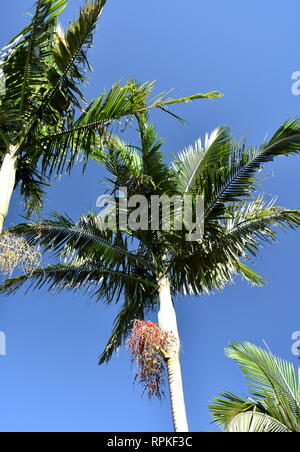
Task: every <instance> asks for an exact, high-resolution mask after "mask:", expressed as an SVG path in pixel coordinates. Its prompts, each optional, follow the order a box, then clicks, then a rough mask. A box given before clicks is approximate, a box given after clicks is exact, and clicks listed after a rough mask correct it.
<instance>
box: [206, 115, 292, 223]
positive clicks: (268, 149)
mask: <svg viewBox="0 0 300 452" xmlns="http://www.w3.org/2000/svg"><path fill="white" fill-rule="evenodd" d="M299 150H300V121H299V119H295V120H290V121H287V122H285V123H284V124H282V126H280V128H279V129H278V130H277V131H276V133H275V134H274V135H273V137H272V138H271V139H270V140H269V141H268V142H266V143H265V144H264V145H263V146H261V147H257V148H252V147H248V148H247V149H246V148H245V146H244V145H243V146H242V147H241V146H239V145H237V146H234V147H233V152H232V156H231V163H230V165H229V167H228V169H226V170H225V171H224V170H221V171H219V172H217V173H215V174H214V175H212V174H211V175H206V184H205V188H204V189H203V192H204V197H205V201H206V209H205V219H206V220H210V219H214V218H220V217H223V216H224V210H225V208H226V207H225V206H226V203H229V202H235V201H239V200H240V199H241V198H249V196H250V195H251V193H252V192H253V190H254V189H255V187H256V184H257V179H256V178H255V177H254V176H255V173H256V172H257V171H258V170H259V169H261V167H262V165H263V164H265V163H267V162H270V161H272V160H273V159H274V158H275V157H277V156H289V155H294V154H296V153H299ZM202 188H203V187H202Z"/></svg>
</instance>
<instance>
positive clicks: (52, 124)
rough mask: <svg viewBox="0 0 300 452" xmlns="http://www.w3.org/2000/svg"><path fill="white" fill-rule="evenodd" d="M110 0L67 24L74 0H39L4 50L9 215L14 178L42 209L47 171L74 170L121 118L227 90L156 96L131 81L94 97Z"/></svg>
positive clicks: (1, 175)
mask: <svg viewBox="0 0 300 452" xmlns="http://www.w3.org/2000/svg"><path fill="white" fill-rule="evenodd" d="M105 3H106V0H86V2H85V6H84V7H82V8H81V9H80V13H79V17H78V18H77V19H76V20H74V21H73V22H72V23H71V24H70V25H69V27H68V28H67V29H63V27H62V26H61V25H60V24H59V23H58V18H59V15H60V14H61V12H62V11H63V10H64V8H65V7H66V6H67V1H66V0H37V1H36V3H35V11H34V14H33V17H32V20H31V22H30V24H29V25H28V26H27V27H26V28H25V29H24V30H22V31H21V32H20V33H19V34H18V36H16V37H15V38H14V39H12V40H11V42H10V43H9V44H8V45H7V46H6V47H5V48H4V49H2V51H1V52H0V78H1V84H0V168H1V166H2V171H0V182H1V191H2V197H1V196H0V209H1V211H0V215H1V216H2V217H5V216H6V214H7V212H6V210H7V207H6V204H7V203H9V199H7V198H9V197H10V193H8V194H6V193H5V191H6V185H8V186H10V185H11V184H10V181H12V185H13V186H15V185H16V184H18V183H20V187H21V194H22V195H23V197H24V199H25V202H26V205H27V208H28V209H29V212H31V211H33V210H38V209H39V208H40V207H41V205H42V195H43V191H44V188H45V186H46V182H47V179H48V178H49V177H50V176H51V175H52V174H54V175H61V174H62V173H63V172H65V171H70V170H71V168H72V166H73V164H74V162H75V161H76V159H77V157H78V154H79V153H81V152H82V153H83V155H84V158H85V160H86V159H87V157H88V156H89V155H90V153H91V152H92V151H94V150H95V149H97V148H99V137H101V136H102V133H103V131H107V130H108V128H109V126H110V125H111V124H112V123H113V122H114V121H116V120H119V119H120V118H122V117H125V116H130V115H132V114H134V113H136V112H139V111H144V110H148V109H150V108H154V107H156V108H160V109H162V110H164V111H167V108H168V105H171V104H173V103H176V102H186V101H190V100H193V99H198V98H210V97H219V96H220V95H219V94H218V93H216V92H212V93H207V94H199V95H194V96H191V97H187V98H184V99H183V98H182V99H172V98H171V97H169V96H168V95H166V94H162V95H159V96H156V97H155V98H152V99H150V94H151V91H152V88H153V83H145V84H143V85H140V86H138V85H137V84H136V83H133V82H132V81H129V82H128V83H126V84H125V86H121V84H120V83H116V84H115V85H113V86H112V88H111V89H110V90H108V91H106V92H103V93H102V94H101V95H100V96H99V97H98V98H96V99H93V100H92V101H90V102H87V101H86V100H85V98H84V95H83V88H82V87H83V85H84V83H85V82H86V81H87V72H88V71H89V70H90V69H91V66H90V63H89V61H88V58H87V52H88V50H89V49H90V48H91V46H92V45H93V36H94V32H95V29H96V25H97V22H98V19H99V17H100V15H101V13H102V11H103V8H104V6H105ZM6 157H7V159H6ZM7 160H9V161H10V162H12V164H11V166H9V167H8V166H7ZM8 168H9V172H10V174H9V175H7V171H8ZM14 172H15V173H16V174H14ZM7 190H8V191H9V190H11V188H8V189H7ZM4 196H5V199H2V198H3V197H4ZM2 204H3V206H2ZM2 210H3V212H2Z"/></svg>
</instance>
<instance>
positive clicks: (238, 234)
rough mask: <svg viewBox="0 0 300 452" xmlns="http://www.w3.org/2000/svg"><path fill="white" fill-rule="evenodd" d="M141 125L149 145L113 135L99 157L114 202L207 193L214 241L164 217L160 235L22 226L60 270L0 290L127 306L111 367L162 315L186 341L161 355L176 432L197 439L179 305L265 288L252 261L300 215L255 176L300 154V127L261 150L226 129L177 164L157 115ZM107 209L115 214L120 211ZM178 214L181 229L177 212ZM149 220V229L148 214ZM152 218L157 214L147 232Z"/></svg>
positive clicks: (63, 223)
mask: <svg viewBox="0 0 300 452" xmlns="http://www.w3.org/2000/svg"><path fill="white" fill-rule="evenodd" d="M136 118H137V123H138V130H139V137H140V145H138V146H133V145H128V144H126V143H124V142H123V141H122V140H120V139H119V138H118V137H114V136H113V135H111V134H110V135H109V137H108V141H107V143H106V148H105V151H104V150H103V149H102V151H101V153H100V154H97V152H95V153H94V158H95V159H98V160H99V161H100V162H101V163H102V164H103V163H104V164H105V166H106V168H107V170H108V172H109V176H108V177H109V182H110V184H111V193H112V195H113V196H116V195H117V191H118V190H119V188H120V187H125V188H126V190H127V196H128V198H130V199H132V197H133V196H134V195H143V196H144V197H146V199H147V200H150V199H151V197H152V196H153V195H156V196H157V195H158V196H166V195H168V196H171V195H174V194H176V195H179V196H180V197H184V195H187V194H189V195H190V196H191V198H192V200H193V202H196V200H197V199H198V198H197V196H199V194H200V195H202V197H203V198H204V213H203V215H204V221H205V230H204V235H203V236H202V237H201V238H198V239H197V240H194V241H192V240H187V235H189V234H190V233H191V232H192V231H193V230H194V229H193V228H192V227H190V226H189V225H188V224H184V225H183V227H182V230H179V228H178V229H175V228H174V227H172V225H171V227H165V223H164V219H165V217H164V214H163V212H162V215H161V219H160V220H161V221H160V224H159V227H158V228H151V227H149V228H147V227H143V228H129V227H128V228H124V227H122V228H121V227H119V228H118V227H117V228H116V230H112V229H110V228H106V227H104V225H103V221H99V218H98V216H97V215H96V214H95V213H93V212H89V213H88V214H87V215H86V216H82V217H81V218H80V220H79V221H77V222H76V221H73V220H72V219H71V218H69V217H67V216H62V215H59V214H55V215H54V217H52V218H49V219H46V220H43V221H40V222H32V221H31V222H27V223H24V224H20V225H18V226H16V227H15V228H13V229H12V233H14V234H19V235H22V236H24V237H25V238H26V239H27V241H28V243H29V245H36V244H38V245H40V246H41V247H42V248H43V249H44V250H45V251H49V252H51V253H53V256H54V258H55V259H58V262H56V263H51V264H50V265H48V266H46V267H44V268H37V269H36V270H35V271H33V272H31V273H30V274H24V275H21V276H18V277H14V278H10V279H8V280H6V281H5V282H4V283H3V285H2V287H1V289H0V290H1V292H2V293H7V294H11V293H13V292H15V291H16V290H17V289H19V288H20V287H21V286H22V285H23V284H24V283H25V282H26V281H29V283H30V286H31V287H34V288H36V289H40V288H41V287H42V286H44V285H47V286H48V288H49V290H53V289H55V290H56V291H58V292H59V291H61V290H64V289H66V290H69V291H73V290H77V289H85V290H86V291H87V293H88V294H89V295H91V296H95V297H96V299H97V300H103V301H104V302H106V303H112V302H119V301H120V300H121V299H122V307H121V309H120V311H119V314H118V316H117V318H116V320H115V324H114V329H113V332H112V335H111V337H110V339H109V341H108V343H107V346H106V348H105V350H104V352H103V353H102V355H101V357H100V363H104V362H107V361H108V360H109V359H110V358H111V356H112V354H113V352H114V351H115V350H116V349H117V348H118V347H120V346H121V344H122V343H123V342H124V340H125V338H126V337H127V336H128V334H129V333H130V329H131V321H132V320H133V319H140V320H143V319H144V318H145V316H146V315H147V312H149V311H154V310H156V309H157V308H158V324H159V327H160V328H161V330H162V331H165V332H170V333H172V335H173V336H174V337H175V338H176V339H177V340H176V341H175V342H174V344H177V345H175V346H174V347H168V348H167V350H166V349H165V348H162V349H161V350H160V352H161V354H162V356H163V359H164V360H165V362H166V364H167V368H168V375H169V387H170V394H171V402H172V413H173V421H174V427H175V430H176V431H187V430H188V424H187V418H186V412H185V404H184V395H183V388H182V378H181V369H180V360H179V358H180V356H179V355H180V347H179V346H178V345H179V344H180V339H179V335H178V328H177V319H176V312H175V309H174V305H173V296H174V295H176V294H187V293H189V294H195V295H203V294H206V293H210V292H212V291H213V290H214V289H215V288H217V289H220V290H221V289H223V288H224V286H225V285H226V284H228V283H230V282H232V280H233V278H234V276H235V275H237V274H241V275H242V276H243V277H244V278H245V279H246V280H248V281H249V282H250V283H252V284H254V285H257V286H261V285H262V284H263V283H264V280H263V278H262V277H260V276H259V275H258V274H257V273H256V272H255V271H254V270H253V269H251V268H249V267H248V266H247V265H246V264H245V260H247V259H248V258H249V257H253V256H256V255H257V253H258V250H259V248H260V247H261V245H262V244H263V243H270V242H272V241H274V240H275V238H276V233H275V229H276V228H280V229H283V230H285V229H287V228H297V227H299V225H300V212H299V211H297V210H289V209H285V208H282V207H278V206H276V205H275V203H274V201H272V200H267V199H266V200H265V199H264V198H263V197H261V196H259V195H257V196H255V191H256V189H257V184H256V182H257V180H258V179H257V177H255V175H256V172H257V170H260V169H261V168H262V166H263V164H264V163H267V162H269V161H271V160H273V158H275V157H276V156H279V155H292V154H295V153H298V152H299V149H300V121H299V120H295V121H288V122H286V123H284V124H283V125H282V126H280V127H279V129H278V130H277V131H276V133H275V134H274V135H273V136H272V137H271V139H270V140H269V141H267V142H265V143H264V144H263V145H262V146H260V147H255V148H253V147H251V146H246V145H245V144H243V143H242V144H240V143H236V142H235V141H234V140H233V139H232V137H231V134H230V131H229V130H228V128H226V127H219V128H217V129H216V130H214V131H213V132H212V133H211V134H210V135H207V136H206V139H205V142H204V143H202V142H201V140H199V141H197V142H196V144H195V146H190V147H188V148H187V149H186V150H184V151H183V152H181V153H180V154H179V155H178V156H177V158H176V159H175V161H174V162H173V163H171V164H167V163H166V160H165V158H164V155H163V153H162V151H161V147H162V143H163V142H162V141H161V140H159V139H158V135H157V132H156V131H155V129H154V127H153V126H152V125H150V124H149V123H148V115H147V114H144V113H139V114H137V115H136ZM121 198H122V197H120V199H121ZM107 209H108V210H107V212H108V213H109V211H110V210H109V209H110V207H108V208H107ZM122 209H123V207H121V208H120V209H119V210H120V213H122V212H123V211H122ZM171 210H172V214H173V217H172V218H173V219H174V220H175V219H176V215H175V213H176V212H177V211H176V209H175V208H173V209H171ZM131 212H132V209H131ZM133 212H134V209H133ZM140 214H141V212H140ZM140 216H142V217H143V220H144V218H145V212H143V213H142V214H141V215H140ZM152 219H153V215H152V212H150V213H149V218H148V220H147V221H148V223H147V224H149V225H150V223H151V221H152ZM152 229H155V230H152Z"/></svg>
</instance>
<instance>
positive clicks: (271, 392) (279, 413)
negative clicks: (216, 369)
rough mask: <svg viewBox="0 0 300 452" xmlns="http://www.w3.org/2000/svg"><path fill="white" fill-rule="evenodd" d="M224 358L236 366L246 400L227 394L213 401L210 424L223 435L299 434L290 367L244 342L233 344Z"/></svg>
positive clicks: (298, 393) (299, 404)
mask: <svg viewBox="0 0 300 452" xmlns="http://www.w3.org/2000/svg"><path fill="white" fill-rule="evenodd" d="M230 345H231V347H228V348H226V349H225V352H226V355H227V356H228V357H229V358H232V359H234V360H235V361H236V363H237V364H238V365H239V367H240V369H241V370H242V372H243V374H244V376H245V378H246V379H247V381H248V386H249V392H250V397H249V398H247V399H243V398H241V397H239V396H237V395H235V394H232V393H231V392H225V393H221V394H220V396H221V397H218V398H215V399H213V401H212V403H211V404H210V407H209V408H210V411H211V413H212V416H213V418H214V422H216V423H218V424H219V425H220V426H221V427H222V428H223V430H224V431H227V432H300V387H299V379H298V376H297V375H296V372H295V368H294V365H293V364H292V363H290V362H288V361H285V360H282V359H280V358H278V357H277V356H274V355H273V354H272V353H271V352H270V351H269V350H264V349H262V348H260V347H257V346H255V345H253V344H250V343H248V342H243V343H239V342H233V343H231V344H230Z"/></svg>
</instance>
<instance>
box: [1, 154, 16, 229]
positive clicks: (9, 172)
mask: <svg viewBox="0 0 300 452" xmlns="http://www.w3.org/2000/svg"><path fill="white" fill-rule="evenodd" d="M17 154H18V148H17V147H16V146H13V145H10V146H9V147H8V151H7V152H6V154H5V156H4V159H3V162H2V166H1V169H0V234H1V233H2V230H3V224H4V221H5V218H6V216H7V214H8V209H9V205H10V201H11V196H12V193H13V190H14V187H15V183H16V172H17V158H18V155H17Z"/></svg>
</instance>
